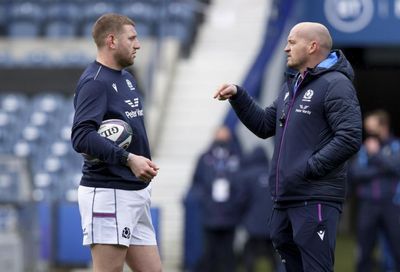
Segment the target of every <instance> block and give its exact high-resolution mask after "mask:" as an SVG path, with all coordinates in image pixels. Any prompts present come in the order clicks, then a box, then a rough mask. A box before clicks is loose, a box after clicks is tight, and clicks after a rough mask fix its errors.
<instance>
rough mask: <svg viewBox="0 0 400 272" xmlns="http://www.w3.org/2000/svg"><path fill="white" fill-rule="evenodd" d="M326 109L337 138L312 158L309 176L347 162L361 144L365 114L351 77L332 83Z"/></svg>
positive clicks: (325, 171)
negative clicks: (361, 109) (362, 111)
mask: <svg viewBox="0 0 400 272" xmlns="http://www.w3.org/2000/svg"><path fill="white" fill-rule="evenodd" d="M324 110H325V115H326V118H327V121H328V123H329V126H330V127H331V129H332V131H333V134H334V135H333V138H332V139H331V140H330V141H329V142H328V143H327V144H326V145H325V146H324V147H322V148H321V149H320V150H319V151H318V152H317V153H315V154H314V155H313V156H312V157H310V158H309V160H308V163H307V169H306V173H305V174H306V177H308V178H318V177H322V176H325V175H326V174H328V173H329V172H331V171H332V170H334V169H335V168H337V167H338V166H340V165H341V164H343V163H345V162H346V161H347V160H348V159H349V158H350V157H351V156H352V155H354V154H355V153H356V152H357V151H358V150H359V149H360V147H361V143H362V117H361V111H360V105H359V102H358V99H357V95H356V91H355V89H354V87H353V84H352V83H351V82H350V81H349V80H344V79H341V80H337V81H335V82H332V83H331V86H329V90H328V91H327V95H326V97H325V101H324Z"/></svg>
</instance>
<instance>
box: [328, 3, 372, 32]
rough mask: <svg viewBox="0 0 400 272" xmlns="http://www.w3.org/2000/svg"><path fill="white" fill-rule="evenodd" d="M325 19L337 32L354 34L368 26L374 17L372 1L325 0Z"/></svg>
mask: <svg viewBox="0 0 400 272" xmlns="http://www.w3.org/2000/svg"><path fill="white" fill-rule="evenodd" d="M324 12H325V17H326V19H327V20H328V22H329V23H330V24H331V25H332V26H333V27H334V28H336V29H337V30H339V31H342V32H346V33H354V32H357V31H360V30H362V29H364V28H365V27H367V26H368V24H369V23H370V22H371V20H372V17H373V16H374V3H373V1H372V0H325V4H324Z"/></svg>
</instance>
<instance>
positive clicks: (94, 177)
mask: <svg viewBox="0 0 400 272" xmlns="http://www.w3.org/2000/svg"><path fill="white" fill-rule="evenodd" d="M142 102H143V100H142V97H141V96H140V94H139V92H138V90H137V89H136V82H135V79H134V78H133V76H132V75H131V74H130V73H129V72H127V71H125V70H122V71H119V70H113V69H110V68H108V67H106V66H104V65H102V64H100V63H99V62H97V61H95V62H93V63H91V64H90V65H89V66H88V67H87V68H86V70H85V71H84V72H83V74H82V76H81V78H80V79H79V82H78V85H77V89H76V93H75V97H74V107H75V115H74V121H73V125H72V134H71V140H72V146H73V148H74V149H75V150H76V151H77V152H79V153H85V154H88V155H90V156H92V157H95V158H98V159H100V160H101V162H97V163H93V162H89V161H87V160H85V163H84V165H83V169H82V173H83V176H82V179H81V183H80V184H81V185H83V186H88V187H102V188H115V189H123V190H140V189H143V188H145V187H147V185H148V183H145V182H143V181H141V180H139V179H138V178H137V177H136V176H135V175H134V174H133V173H132V171H131V170H130V168H129V167H127V166H126V165H125V162H124V156H126V155H127V152H130V153H133V154H135V155H141V156H144V157H146V158H148V159H151V157H150V148H149V143H148V139H147V134H146V129H145V126H144V116H143V107H142V106H143V104H142ZM107 119H120V120H124V121H125V122H127V123H128V124H129V125H130V126H131V128H132V131H133V135H132V141H131V144H130V145H129V147H128V148H127V150H124V149H123V148H121V147H119V146H118V145H116V144H115V143H114V142H112V141H111V140H108V139H106V138H103V137H101V136H100V135H99V134H98V133H97V130H98V128H99V127H100V125H101V122H102V121H103V120H107Z"/></svg>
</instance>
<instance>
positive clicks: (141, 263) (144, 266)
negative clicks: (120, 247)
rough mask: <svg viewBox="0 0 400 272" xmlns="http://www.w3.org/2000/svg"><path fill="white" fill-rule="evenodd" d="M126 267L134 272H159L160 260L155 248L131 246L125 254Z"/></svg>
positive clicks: (160, 269)
mask: <svg viewBox="0 0 400 272" xmlns="http://www.w3.org/2000/svg"><path fill="white" fill-rule="evenodd" d="M126 262H127V264H128V266H129V267H130V268H131V269H132V270H133V271H135V272H161V271H162V267H161V259H160V255H159V253H158V247H157V246H136V245H131V246H130V247H129V249H128V253H127V254H126Z"/></svg>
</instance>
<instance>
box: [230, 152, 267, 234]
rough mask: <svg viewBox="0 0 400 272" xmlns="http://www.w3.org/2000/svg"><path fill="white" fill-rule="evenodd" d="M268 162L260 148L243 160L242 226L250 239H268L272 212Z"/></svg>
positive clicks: (241, 175) (241, 174) (241, 177)
mask: <svg viewBox="0 0 400 272" xmlns="http://www.w3.org/2000/svg"><path fill="white" fill-rule="evenodd" d="M268 165H269V161H268V158H267V155H266V152H265V151H264V150H263V148H262V147H257V148H256V149H254V150H253V152H251V154H249V155H248V156H246V157H245V158H244V159H243V163H242V166H241V169H242V170H241V171H240V174H239V175H238V176H237V178H238V179H240V180H241V184H242V186H244V188H245V191H246V211H245V214H244V215H243V223H242V224H243V226H244V228H245V230H246V231H247V233H248V235H249V236H250V237H258V238H264V239H265V240H267V239H269V236H270V235H269V220H270V216H271V212H272V200H271V193H270V190H269V184H268V170H269V169H268Z"/></svg>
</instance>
